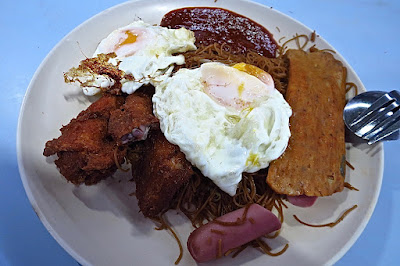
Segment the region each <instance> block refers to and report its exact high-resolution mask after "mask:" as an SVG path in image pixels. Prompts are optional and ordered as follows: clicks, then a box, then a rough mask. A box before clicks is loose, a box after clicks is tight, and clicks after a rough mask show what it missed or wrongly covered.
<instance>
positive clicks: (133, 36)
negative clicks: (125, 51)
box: [118, 30, 138, 48]
mask: <svg viewBox="0 0 400 266" xmlns="http://www.w3.org/2000/svg"><path fill="white" fill-rule="evenodd" d="M125 34H126V35H128V37H126V39H125V40H124V41H123V42H121V43H120V44H119V45H118V48H121V46H124V45H127V44H132V43H135V42H136V39H137V37H138V35H137V34H133V33H132V32H130V31H128V30H127V31H125Z"/></svg>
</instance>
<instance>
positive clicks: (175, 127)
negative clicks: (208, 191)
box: [153, 63, 292, 196]
mask: <svg viewBox="0 0 400 266" xmlns="http://www.w3.org/2000/svg"><path fill="white" fill-rule="evenodd" d="M210 67H211V68H213V67H215V69H216V71H215V73H218V72H220V71H221V68H226V70H227V71H232V68H231V67H229V66H225V65H222V64H219V63H205V64H203V65H202V66H201V67H200V68H197V69H180V70H179V71H178V72H177V73H175V75H174V76H172V77H170V78H168V79H166V80H165V81H163V82H161V83H159V84H158V85H157V86H156V93H155V94H154V96H153V106H154V114H155V115H156V116H157V117H158V119H159V120H160V127H161V130H162V132H163V133H164V135H165V137H166V138H167V140H168V141H170V142H171V143H173V144H176V145H178V146H179V148H180V149H181V151H182V152H183V153H184V154H185V155H186V158H187V160H189V161H190V162H191V163H192V164H193V165H195V166H196V167H197V168H199V169H200V171H201V172H202V173H203V174H204V175H205V176H207V177H208V178H210V179H211V180H212V181H213V182H214V183H215V184H216V185H217V186H219V187H220V188H221V189H222V190H223V191H225V192H226V193H228V194H230V195H232V196H233V195H234V194H235V193H236V189H237V185H238V183H239V182H240V180H241V178H242V173H243V172H248V173H253V172H256V171H258V170H260V169H262V168H266V167H267V166H268V165H269V163H270V162H271V161H272V160H274V159H277V158H278V157H279V156H280V155H281V154H282V153H283V152H284V150H285V149H286V147H287V144H288V141H289V137H290V130H289V117H290V116H291V114H292V111H291V108H290V106H289V104H288V103H287V102H286V101H285V100H284V98H283V96H282V94H281V93H279V92H278V91H277V90H276V89H272V90H270V91H269V92H268V93H267V94H264V95H263V96H261V97H257V98H255V99H254V101H253V102H251V103H250V104H249V105H248V106H247V107H246V108H244V109H242V110H241V109H239V110H238V109H235V108H231V107H230V106H224V105H221V104H220V103H218V102H217V101H216V100H215V99H213V98H212V97H210V96H209V95H208V94H207V93H206V91H207V88H206V85H205V84H206V83H205V80H207V77H205V76H204V73H202V72H203V70H204V69H205V68H207V69H208V70H209V68H210ZM235 71H238V72H237V73H236V74H235V75H233V77H234V76H241V77H240V80H241V81H240V82H244V84H245V86H246V76H248V79H249V80H250V82H249V84H254V82H255V81H254V79H253V78H254V77H253V76H251V75H249V74H247V73H244V72H242V71H239V70H235ZM206 72H208V73H212V72H213V71H206ZM207 75H208V74H207ZM259 82H261V81H259ZM228 83H230V81H229V80H228V81H226V84H228ZM261 83H262V82H261ZM222 85H223V84H222ZM260 86H261V84H260Z"/></svg>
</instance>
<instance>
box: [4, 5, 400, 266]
mask: <svg viewBox="0 0 400 266" xmlns="http://www.w3.org/2000/svg"><path fill="white" fill-rule="evenodd" d="M120 2H121V1H118V0H97V1H95V0H90V1H89V0H87V1H82V0H69V1H50V0H31V1H21V0H19V1H10V0H9V1H7V0H3V1H1V3H0V10H2V15H1V16H0V36H1V37H2V38H1V42H0V48H1V49H0V51H1V53H0V62H2V64H1V66H0V80H1V82H3V83H2V84H3V85H2V91H3V92H4V93H5V95H3V96H2V97H1V99H0V116H1V121H3V123H1V126H0V147H2V152H1V153H0V165H1V167H0V171H1V172H0V173H1V178H0V265H77V262H76V261H75V260H74V259H73V258H72V257H71V256H70V255H69V254H68V253H67V252H66V251H64V250H63V248H62V247H61V246H59V245H58V243H57V242H56V241H55V240H54V239H53V238H52V237H51V235H50V234H49V233H48V232H47V231H46V229H45V227H44V226H43V225H42V223H41V222H40V220H39V219H38V217H37V216H36V215H35V213H34V211H33V210H32V208H31V205H30V203H29V200H28V198H27V196H26V194H25V191H24V188H23V186H22V182H21V179H20V175H19V172H18V165H17V157H16V144H15V142H16V128H17V120H18V115H19V110H20V106H21V102H22V100H23V97H24V94H25V91H26V89H27V87H28V84H29V81H30V79H31V78H32V76H33V74H34V73H35V71H36V69H37V67H38V66H39V64H40V63H41V61H42V60H43V59H44V57H45V56H46V55H47V54H48V53H49V52H50V50H51V49H52V48H53V47H54V46H55V45H56V44H57V42H59V41H60V40H61V39H62V38H63V37H64V36H65V35H66V34H67V33H68V32H70V31H71V30H72V29H74V28H75V27H76V26H78V25H79V24H81V23H82V22H84V21H85V20H87V19H88V18H90V17H92V16H93V15H95V14H97V13H99V12H101V11H102V10H104V9H106V8H109V7H112V6H113V5H116V4H118V3H120ZM257 2H260V3H263V4H265V5H268V6H272V7H273V8H275V9H277V10H279V11H281V12H283V13H285V14H287V15H289V16H291V17H293V18H295V19H297V20H298V21H300V22H302V23H304V24H305V25H307V26H308V27H310V28H312V29H315V30H316V31H317V33H318V34H320V35H321V36H323V37H324V38H325V39H326V40H327V41H328V42H329V43H331V44H332V45H333V46H334V47H335V48H336V49H337V50H338V51H339V52H340V53H341V54H342V55H343V56H344V58H346V60H347V61H348V62H349V63H350V65H351V66H352V67H353V68H354V70H355V71H356V72H357V73H358V75H359V77H360V78H361V80H362V81H363V83H364V85H365V87H366V88H367V90H384V91H389V90H392V89H399V86H398V83H397V82H398V81H399V74H400V73H399V70H398V69H399V67H398V62H399V61H400V52H399V51H400V50H399V48H398V45H399V44H400V35H399V26H400V1H396V0H325V1H316V0H314V1H312V0H306V1H295V0H280V1H279V0H268V1H267V0H258V1H257ZM396 80H397V82H396ZM384 149H385V171H384V179H383V184H382V190H381V194H380V197H379V200H378V203H377V206H376V209H375V211H374V213H373V215H372V218H371V220H370V222H369V223H368V225H367V227H366V228H365V231H364V232H363V233H362V235H361V236H360V238H359V239H358V240H357V242H356V243H355V244H354V246H353V247H352V248H351V249H350V250H349V251H348V252H347V254H345V255H344V257H343V258H342V259H341V260H340V261H339V262H338V263H337V265H354V264H356V265H393V264H396V262H397V263H398V261H399V260H400V252H399V251H398V239H399V237H400V226H399V225H400V215H398V214H397V211H400V178H399V174H398V171H396V166H397V165H398V164H399V163H400V160H399V155H400V152H399V151H400V141H394V142H387V143H385V145H384Z"/></svg>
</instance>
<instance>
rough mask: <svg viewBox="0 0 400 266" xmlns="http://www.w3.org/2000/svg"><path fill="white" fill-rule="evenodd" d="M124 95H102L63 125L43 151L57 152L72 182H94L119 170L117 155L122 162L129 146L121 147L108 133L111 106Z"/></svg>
mask: <svg viewBox="0 0 400 266" xmlns="http://www.w3.org/2000/svg"><path fill="white" fill-rule="evenodd" d="M123 100H124V99H123V97H119V96H109V95H106V96H103V97H101V98H100V99H99V100H98V101H96V102H94V103H93V104H92V105H90V106H89V107H88V108H87V109H86V110H84V111H82V112H81V113H80V114H79V115H78V116H77V118H75V119H72V120H71V122H70V123H69V124H68V125H66V126H64V127H62V128H61V130H60V131H61V136H60V137H59V138H56V139H53V140H50V141H48V142H47V143H46V145H45V149H44V152H43V155H45V156H51V155H53V154H57V155H58V159H57V160H56V161H55V164H56V165H57V167H58V168H59V170H60V173H61V174H62V175H63V176H64V177H65V178H66V179H67V180H68V181H70V182H71V183H73V184H76V185H79V184H82V183H85V184H86V185H92V184H95V183H97V182H99V181H100V180H102V179H105V178H107V177H108V176H110V175H111V174H113V173H114V172H115V171H116V170H117V166H116V164H115V158H114V156H116V157H117V160H118V162H119V163H123V161H124V157H125V154H126V149H124V148H118V147H117V143H116V141H114V140H113V139H112V138H111V137H110V136H109V134H108V119H109V117H110V112H111V110H114V109H116V108H119V107H120V105H121V104H122V103H123Z"/></svg>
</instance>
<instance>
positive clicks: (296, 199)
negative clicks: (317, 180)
mask: <svg viewBox="0 0 400 266" xmlns="http://www.w3.org/2000/svg"><path fill="white" fill-rule="evenodd" d="M317 198H318V197H316V196H312V197H309V196H306V195H300V196H287V199H288V201H289V202H290V203H292V204H293V205H295V206H299V207H311V206H313V205H314V203H315V201H316V200H317Z"/></svg>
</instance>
